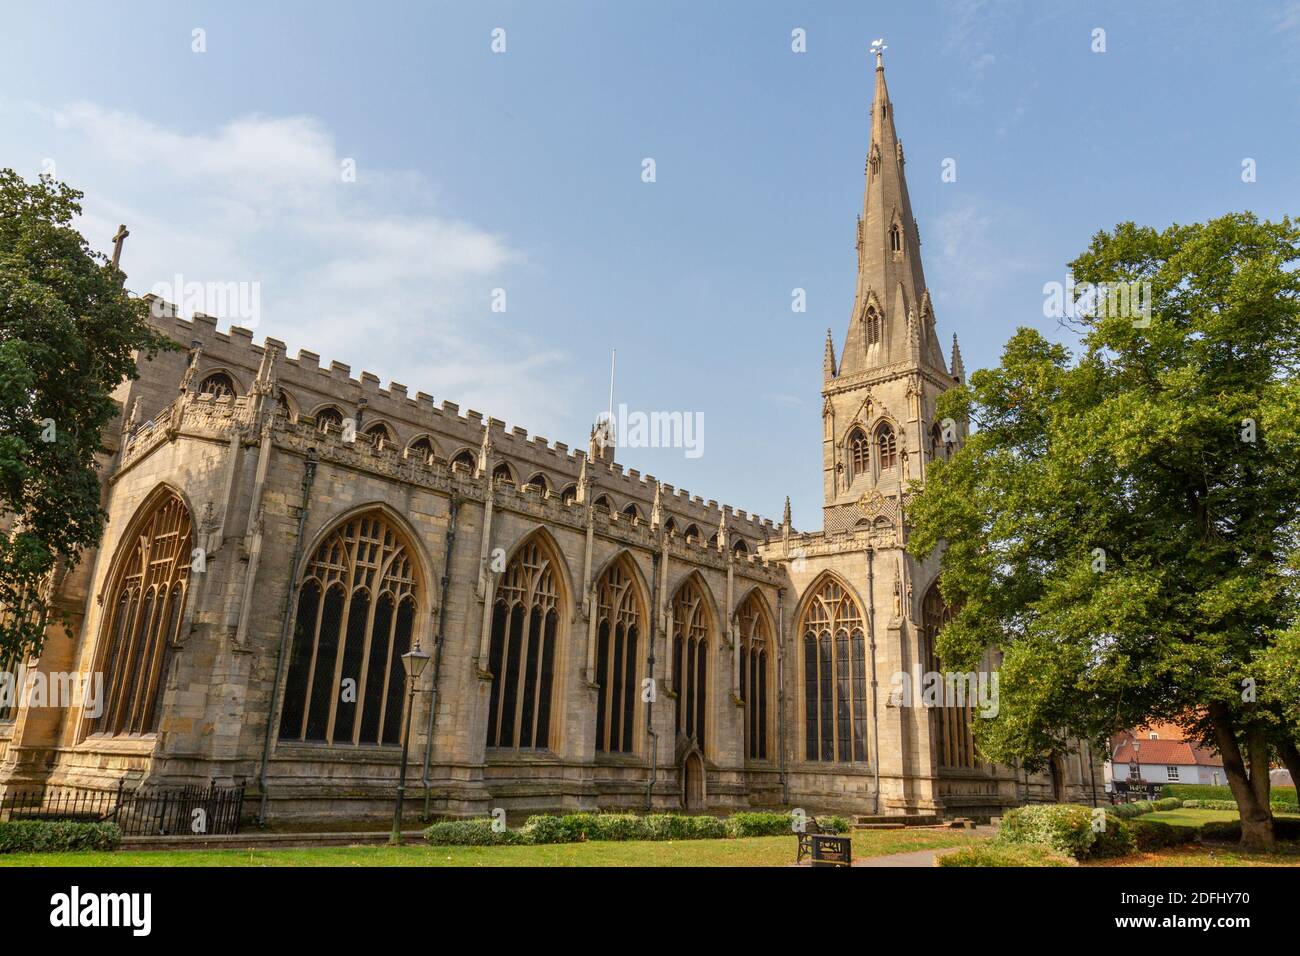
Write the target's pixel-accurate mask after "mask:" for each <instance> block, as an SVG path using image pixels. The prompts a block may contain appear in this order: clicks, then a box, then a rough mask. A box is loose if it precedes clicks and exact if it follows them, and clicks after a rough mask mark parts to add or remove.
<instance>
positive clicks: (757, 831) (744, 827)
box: [727, 813, 794, 837]
mask: <svg viewBox="0 0 1300 956" xmlns="http://www.w3.org/2000/svg"><path fill="white" fill-rule="evenodd" d="M727 830H728V832H729V833H730V834H731V835H732V836H736V837H754V836H780V835H782V834H785V833H793V832H794V820H793V818H792V817H791V815H790V814H788V813H733V814H732V815H731V817H730V819H728V820H727Z"/></svg>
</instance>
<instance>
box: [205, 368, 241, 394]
mask: <svg viewBox="0 0 1300 956" xmlns="http://www.w3.org/2000/svg"><path fill="white" fill-rule="evenodd" d="M199 394H200V395H211V396H212V397H213V398H216V399H221V398H234V397H235V396H236V395H237V394H238V392H237V391H236V389H235V380H234V379H233V378H231V377H230V376H229V375H228V374H226V373H225V372H213V373H212V374H211V375H207V376H204V378H203V381H201V382H199Z"/></svg>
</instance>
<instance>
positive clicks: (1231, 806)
mask: <svg viewBox="0 0 1300 956" xmlns="http://www.w3.org/2000/svg"><path fill="white" fill-rule="evenodd" d="M1183 806H1185V807H1187V808H1188V809H1189V810H1236V809H1237V801H1236V800H1184V801H1183ZM1268 808H1269V809H1270V810H1272V811H1273V812H1274V813H1292V814H1293V813H1296V812H1297V810H1296V807H1295V805H1294V804H1290V803H1287V802H1286V801H1285V800H1276V799H1274V800H1270V801H1269V802H1268Z"/></svg>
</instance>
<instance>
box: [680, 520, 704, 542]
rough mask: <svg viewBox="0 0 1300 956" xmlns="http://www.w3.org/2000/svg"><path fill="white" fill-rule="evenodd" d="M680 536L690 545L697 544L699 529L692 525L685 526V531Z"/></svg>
mask: <svg viewBox="0 0 1300 956" xmlns="http://www.w3.org/2000/svg"><path fill="white" fill-rule="evenodd" d="M682 536H683V537H684V538H685V539H686V540H687V541H689V542H690V543H691V544H699V541H700V529H699V528H698V527H696V526H695V525H693V524H692V525H687V526H686V531H685V533H684V534H683V535H682Z"/></svg>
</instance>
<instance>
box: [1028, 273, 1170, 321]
mask: <svg viewBox="0 0 1300 956" xmlns="http://www.w3.org/2000/svg"><path fill="white" fill-rule="evenodd" d="M1043 315H1044V316H1046V317H1047V318H1049V319H1065V318H1070V319H1075V318H1101V317H1103V316H1105V317H1108V318H1122V319H1132V320H1133V327H1134V328H1138V329H1144V328H1146V327H1147V326H1149V325H1150V324H1151V283H1150V282H1147V281H1145V280H1143V281H1139V280H1137V279H1133V280H1131V281H1129V282H1079V283H1076V282H1075V281H1074V274H1073V273H1066V276H1065V282H1064V283H1061V282H1047V283H1044V284H1043Z"/></svg>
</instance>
